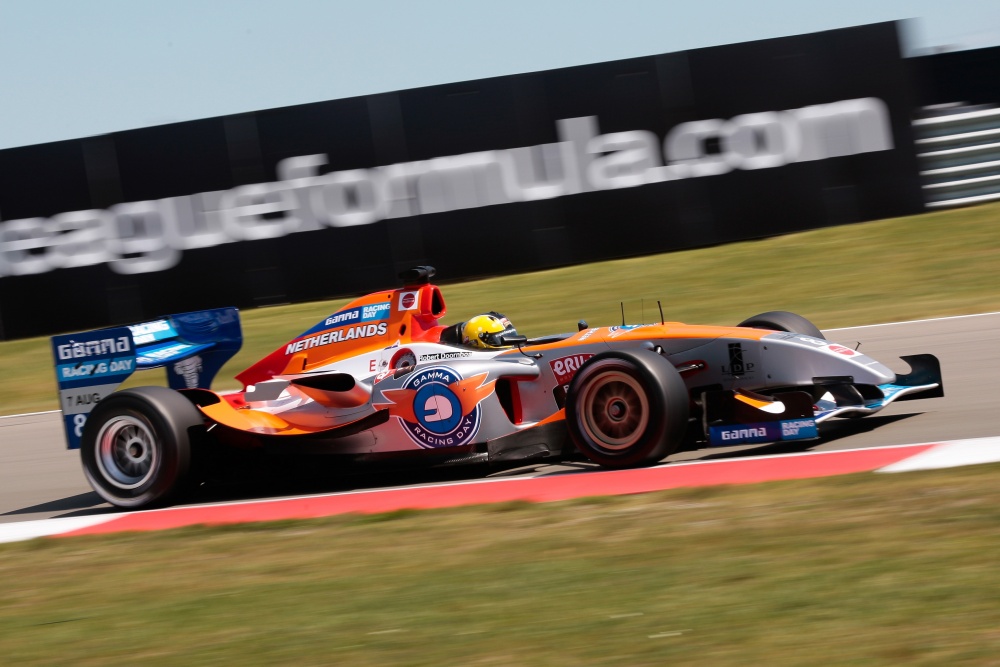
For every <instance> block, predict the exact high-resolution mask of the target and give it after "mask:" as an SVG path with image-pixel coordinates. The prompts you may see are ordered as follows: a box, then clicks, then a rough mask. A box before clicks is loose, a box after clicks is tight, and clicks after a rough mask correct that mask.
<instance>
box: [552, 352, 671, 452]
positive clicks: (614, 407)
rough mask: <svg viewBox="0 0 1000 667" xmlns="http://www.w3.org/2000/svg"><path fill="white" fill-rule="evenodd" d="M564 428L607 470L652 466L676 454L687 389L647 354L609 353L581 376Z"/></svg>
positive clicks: (571, 389) (658, 358)
mask: <svg viewBox="0 0 1000 667" xmlns="http://www.w3.org/2000/svg"><path fill="white" fill-rule="evenodd" d="M568 397H569V400H568V401H567V403H566V424H567V427H568V429H569V433H570V437H571V438H572V440H573V442H574V444H575V445H576V447H577V449H579V450H580V451H581V452H582V453H583V454H584V455H585V456H586V457H587V458H589V459H590V460H591V461H594V462H595V463H598V464H600V465H602V466H605V467H608V468H631V467H635V466H642V465H650V464H653V463H656V462H658V461H660V460H661V459H663V458H664V457H666V456H668V455H670V454H672V453H673V452H675V451H677V449H678V448H679V447H680V446H681V444H682V443H683V440H684V432H685V430H686V429H687V421H688V414H689V409H690V402H689V399H688V392H687V388H686V387H685V385H684V381H683V380H682V379H681V376H680V373H678V372H677V369H675V368H674V367H673V365H672V364H671V363H670V362H669V361H667V360H666V359H664V358H663V357H661V356H660V355H658V354H656V353H655V352H651V351H646V350H637V351H613V352H605V353H602V354H599V355H597V356H595V357H594V358H592V359H590V360H589V361H588V362H587V363H586V364H585V365H584V366H583V367H582V368H580V370H579V371H578V372H577V374H576V377H574V378H573V382H572V383H571V384H570V387H569V391H568Z"/></svg>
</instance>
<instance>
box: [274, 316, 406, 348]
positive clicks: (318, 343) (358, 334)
mask: <svg viewBox="0 0 1000 667" xmlns="http://www.w3.org/2000/svg"><path fill="white" fill-rule="evenodd" d="M386 331H387V328H386V323H385V322H379V323H378V324H359V325H358V326H352V327H341V328H340V329H334V330H332V331H326V332H324V333H322V334H318V335H316V336H309V337H308V338H302V339H299V340H297V341H295V342H294V343H289V344H288V345H287V346H286V347H285V354H286V355H291V354H295V353H296V352H301V351H302V350H308V349H311V348H314V347H322V346H324V345H330V344H331V343H343V342H344V341H348V340H354V339H356V338H370V337H372V336H384V335H385V332H386Z"/></svg>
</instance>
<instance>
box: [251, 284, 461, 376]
mask: <svg viewBox="0 0 1000 667" xmlns="http://www.w3.org/2000/svg"><path fill="white" fill-rule="evenodd" d="M446 312H447V309H446V308H445V302H444V296H442V294H441V290H440V289H438V287H437V286H436V285H430V284H427V285H417V286H410V287H404V288H402V289H397V290H386V291H382V292H375V293H373V294H368V295H366V296H363V297H361V298H358V299H355V300H354V301H351V302H350V303H348V304H347V305H345V306H344V307H343V308H341V309H340V310H338V311H337V312H336V313H333V314H332V315H330V316H329V317H327V318H325V319H324V320H323V321H321V322H319V323H317V324H316V325H315V326H314V327H313V328H311V329H309V330H308V331H306V332H305V333H303V334H302V335H300V336H298V337H297V338H294V339H292V340H291V341H289V342H288V343H286V344H285V345H283V346H281V347H280V348H278V349H277V350H275V351H274V352H272V353H271V354H269V355H267V356H266V357H264V358H263V359H261V360H260V361H259V362H257V363H256V364H254V365H253V366H251V367H250V368H248V369H246V370H245V371H243V372H242V373H240V374H239V375H237V376H236V379H237V380H239V381H240V382H242V383H243V386H244V388H245V387H247V386H249V385H252V384H256V383H257V382H262V381H264V380H269V379H271V378H272V377H274V376H275V375H294V374H298V373H307V372H309V371H311V370H314V369H316V368H321V367H323V366H326V365H329V364H331V363H333V362H334V361H336V360H337V359H343V358H347V357H355V356H358V355H362V354H364V353H366V352H373V351H378V350H382V349H384V348H385V347H387V346H389V345H391V344H393V343H395V342H396V341H400V342H402V343H404V344H405V343H406V342H409V341H431V342H436V341H437V340H439V339H440V336H441V331H442V329H443V328H444V327H443V326H441V325H440V324H439V320H440V319H441V318H442V317H443V316H444V315H445V313H446Z"/></svg>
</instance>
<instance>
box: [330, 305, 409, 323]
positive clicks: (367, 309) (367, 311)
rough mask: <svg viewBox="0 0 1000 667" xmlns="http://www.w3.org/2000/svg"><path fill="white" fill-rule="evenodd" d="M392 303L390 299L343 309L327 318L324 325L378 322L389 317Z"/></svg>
mask: <svg viewBox="0 0 1000 667" xmlns="http://www.w3.org/2000/svg"><path fill="white" fill-rule="evenodd" d="M390 310H392V304H391V303H389V302H388V301H383V302H382V303H373V304H371V305H369V306H359V307H357V308H349V309H348V310H341V311H338V312H336V313H334V314H333V315H331V316H330V317H328V318H326V320H325V321H324V322H323V326H327V327H331V326H334V325H337V324H341V325H343V324H353V323H355V322H377V321H379V320H385V319H388V318H389V311H390Z"/></svg>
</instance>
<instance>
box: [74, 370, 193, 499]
mask: <svg viewBox="0 0 1000 667" xmlns="http://www.w3.org/2000/svg"><path fill="white" fill-rule="evenodd" d="M203 426H204V422H203V420H202V417H201V413H199V412H198V409H197V408H196V407H195V406H194V405H192V404H191V403H190V402H189V401H188V400H187V399H186V398H184V397H183V396H181V395H180V394H179V393H177V392H176V391H174V390H173V389H167V388H165V387H138V388H135V389H127V390H124V391H120V392H116V393H113V394H111V395H110V396H108V397H107V398H105V399H104V400H102V401H101V402H100V403H98V405H97V407H95V408H94V410H93V412H91V413H90V416H89V417H88V418H87V423H86V424H85V425H84V427H83V438H82V441H81V446H80V457H81V460H82V463H83V472H84V474H85V475H86V477H87V481H89V482H90V485H91V486H92V487H94V490H95V491H97V493H98V494H99V495H100V496H101V497H102V498H104V499H105V500H106V501H108V502H109V503H111V504H112V505H117V506H118V507H125V508H129V509H137V508H141V507H149V506H151V505H156V504H165V503H166V502H167V501H168V500H169V499H171V498H174V497H176V495H177V494H178V493H179V492H180V491H181V490H182V489H183V487H184V486H185V483H186V482H187V480H188V478H189V476H190V472H191V439H192V434H193V433H195V431H196V429H201V428H203Z"/></svg>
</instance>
